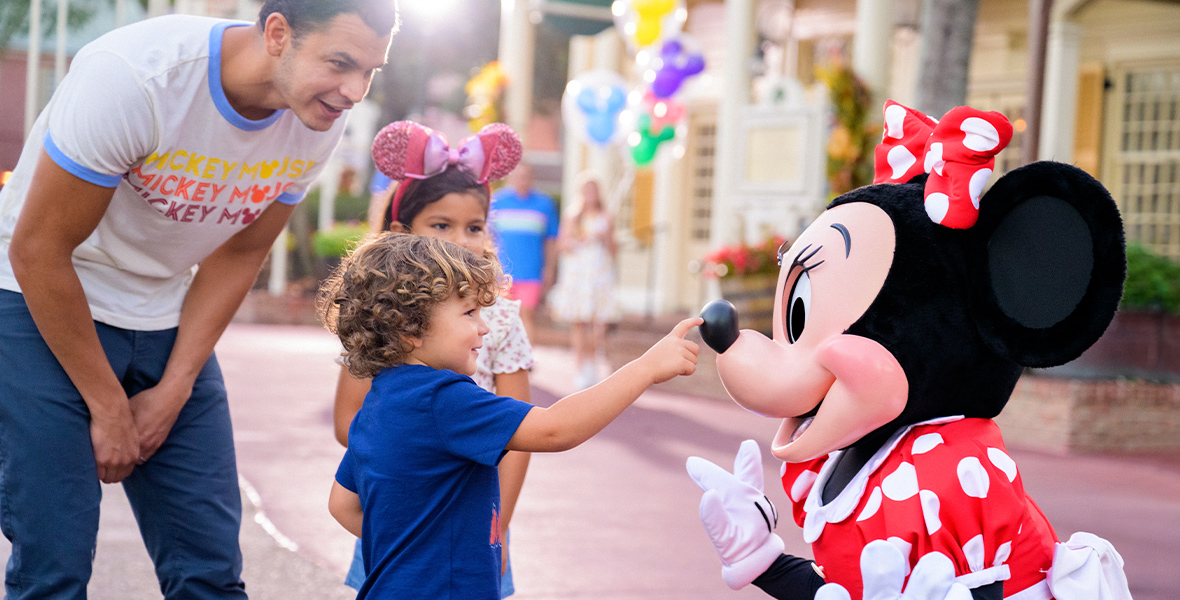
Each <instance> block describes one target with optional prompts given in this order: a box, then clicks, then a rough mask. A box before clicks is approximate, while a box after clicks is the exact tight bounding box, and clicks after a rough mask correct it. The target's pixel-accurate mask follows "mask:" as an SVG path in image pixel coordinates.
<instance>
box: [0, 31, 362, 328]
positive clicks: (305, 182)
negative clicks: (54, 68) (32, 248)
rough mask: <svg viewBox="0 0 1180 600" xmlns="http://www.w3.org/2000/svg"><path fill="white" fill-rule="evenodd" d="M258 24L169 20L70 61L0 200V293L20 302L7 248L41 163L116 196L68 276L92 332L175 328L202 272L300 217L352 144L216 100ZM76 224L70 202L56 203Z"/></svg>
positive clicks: (114, 36) (113, 36)
mask: <svg viewBox="0 0 1180 600" xmlns="http://www.w3.org/2000/svg"><path fill="white" fill-rule="evenodd" d="M249 25H251V24H250V23H243V22H239V21H225V20H221V19H211V18H205V17H191V16H182V15H174V16H167V17H160V18H156V19H150V20H147V21H142V22H140V23H136V24H134V25H130V26H127V27H123V28H121V29H117V30H115V31H112V32H111V33H108V34H106V35H104V36H102V37H100V38H99V39H97V40H95V41H94V42H92V43H90V44H88V45H86V46H85V47H84V48H82V50H81V51H80V52H78V54H77V56H76V57H75V58H74V61H73V64H72V65H71V67H70V72H69V74H68V75H66V77H65V79H63V80H62V83H61V85H60V86H59V87H58V89H57V91H56V92H54V94H53V98H52V99H50V101H49V104H48V106H46V108H45V110H44V111H43V112H42V113H41V115H40V117H38V119H37V121H36V124H35V125H34V126H33V130H32V132H31V134H30V135H29V138H28V139H27V140H26V142H25V146H24V149H23V151H22V153H21V158H20V161H19V162H18V163H17V166H16V169H15V170H14V171H13V174H12V178H11V179H10V180H9V183H8V185H6V186H5V187H4V188H3V190H0V289H6V290H11V291H16V292H19V291H20V287H19V286H18V285H17V282H16V279H15V277H13V274H12V266H11V264H10V263H9V261H8V246H9V243H10V242H11V240H12V232H13V229H14V228H15V226H16V221H17V217H18V216H19V214H20V210H21V206H22V205H23V204H24V199H25V195H26V193H27V191H28V188H29V185H30V182H31V181H32V176H33V170H34V167H35V166H36V162H37V159H38V157H39V155H40V153H41V150H42V149H44V150H45V152H46V154H48V155H49V157H50V158H51V159H52V160H53V161H54V162H56V163H57V164H58V165H59V166H61V167H63V168H64V169H66V170H67V171H69V172H70V173H72V174H74V175H76V176H78V177H80V178H82V179H84V180H86V181H89V182H91V183H94V184H97V185H100V186H105V187H111V188H115V193H114V197H113V199H112V200H111V203H110V206H109V207H108V209H107V211H106V213H105V215H104V216H103V218H102V220H101V221H100V222H99V224H98V227H97V229H96V230H95V231H94V233H93V234H91V235H90V237H89V238H87V239H86V241H84V242H83V243H82V244H81V245H80V246H78V248H77V249H76V250H75V251H74V254H73V262H74V267H75V269H76V270H77V272H78V277H79V278H80V279H81V281H82V287H83V289H85V291H86V298H87V300H88V302H89V304H90V311H91V313H92V315H93V317H94V319H95V320H97V321H100V322H103V323H107V324H109V325H113V326H115V327H121V328H125V329H135V330H143V331H150V330H158V329H167V328H171V327H176V326H177V325H178V324H179V322H180V307H181V304H182V303H183V302H184V297H185V294H186V293H187V292H188V288H189V285H190V284H191V283H192V279H193V275H194V274H195V273H196V270H197V263H199V262H200V261H201V260H203V259H204V258H205V257H206V256H208V255H209V254H210V253H212V252H213V251H214V250H215V249H217V247H218V246H220V245H221V244H222V243H224V242H225V241H226V240H228V239H229V238H230V237H231V236H233V235H234V234H235V233H237V232H239V231H241V230H242V229H244V228H245V227H246V226H247V225H249V224H250V223H251V222H252V221H254V219H256V218H257V217H258V216H259V215H261V214H262V211H263V210H264V209H266V207H267V206H269V205H270V204H271V203H272V202H282V203H285V204H295V203H298V202H299V201H300V200H301V199H302V198H303V196H304V194H305V193H306V192H307V189H308V187H309V186H310V185H311V183H312V181H313V180H314V179H315V177H316V175H318V174H319V172H320V170H321V169H322V168H323V166H324V163H325V161H327V160H328V157H329V156H330V155H331V154H332V151H333V150H334V149H335V147H336V144H337V143H338V142H339V141H340V138H341V136H342V135H343V133H344V126H345V119H346V118H347V115H346V116H344V117H341V118H339V119H337V121H336V123H335V125H333V126H332V128H331V129H330V130H328V131H326V132H317V131H313V130H311V129H309V128H307V127H306V126H304V125H303V123H302V122H300V121H299V119H298V118H297V117H296V116H295V115H294V114H293V113H292V112H291V111H288V110H280V111H276V112H275V113H274V114H273V115H271V116H270V117H267V118H266V119H263V120H259V121H251V120H249V119H246V118H244V117H242V116H241V115H239V114H238V113H237V112H236V111H234V109H233V108H232V107H231V106H230V104H229V101H228V100H227V99H226V97H225V92H224V90H223V89H222V87H221V39H222V34H223V33H224V31H225V30H226V28H228V27H234V26H249ZM59 201H60V206H61V209H62V210H70V203H71V199H70V198H61V199H60V200H59Z"/></svg>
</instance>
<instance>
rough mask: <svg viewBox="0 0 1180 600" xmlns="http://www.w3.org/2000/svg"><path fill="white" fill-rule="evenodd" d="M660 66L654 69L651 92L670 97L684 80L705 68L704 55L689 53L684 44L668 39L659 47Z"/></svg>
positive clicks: (661, 96) (659, 96) (657, 95)
mask: <svg viewBox="0 0 1180 600" xmlns="http://www.w3.org/2000/svg"><path fill="white" fill-rule="evenodd" d="M660 61H661V65H660V68H659V69H657V70H656V77H655V80H653V81H652V83H651V92H652V93H653V94H655V96H656V97H657V98H670V97H672V94H675V93H676V90H679V89H680V86H681V85H683V84H684V80H685V79H688V78H689V77H692V76H693V75H696V74H698V73H700V72H701V71H704V70H705V57H704V56H702V55H701V54H700V53H689V52H688V51H687V50H686V49H685V47H684V44H681V43H680V42H679V41H677V40H668V41H667V42H664V45H663V46H662V47H660Z"/></svg>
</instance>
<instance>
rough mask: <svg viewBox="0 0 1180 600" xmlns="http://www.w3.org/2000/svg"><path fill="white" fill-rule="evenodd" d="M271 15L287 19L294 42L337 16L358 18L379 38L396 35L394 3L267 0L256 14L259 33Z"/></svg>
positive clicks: (384, 0)
mask: <svg viewBox="0 0 1180 600" xmlns="http://www.w3.org/2000/svg"><path fill="white" fill-rule="evenodd" d="M271 13H279V14H281V15H283V16H284V17H286V19H287V23H288V24H290V25H291V32H292V34H293V36H294V37H295V38H296V39H298V38H299V37H301V36H303V34H305V33H310V32H313V31H318V30H320V29H322V28H323V27H324V26H326V25H327V24H328V22H329V21H331V20H332V19H333V18H335V17H336V15H340V14H354V15H356V16H358V17H360V19H361V21H364V22H365V25H368V26H369V29H372V30H373V31H375V32H377V33H378V34H379V35H382V36H384V35H385V34H386V33H388V32H393V33H397V28H398V26H399V25H400V22H399V20H398V14H397V0H266V2H265V3H264V4H263V5H262V10H260V11H258V27H259V28H260V29H264V28H265V27H266V19H267V18H269V17H270V15H271Z"/></svg>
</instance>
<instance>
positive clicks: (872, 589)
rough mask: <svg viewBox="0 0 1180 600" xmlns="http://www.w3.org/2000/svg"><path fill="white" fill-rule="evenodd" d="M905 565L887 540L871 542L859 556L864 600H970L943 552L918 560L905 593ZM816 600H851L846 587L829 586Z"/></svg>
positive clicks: (969, 595) (821, 590)
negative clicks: (956, 579) (903, 588)
mask: <svg viewBox="0 0 1180 600" xmlns="http://www.w3.org/2000/svg"><path fill="white" fill-rule="evenodd" d="M905 561H906V558H905V557H904V556H902V555H901V550H898V549H897V546H894V545H893V544H891V543H889V542H887V541H885V540H875V541H872V542H869V544H868V545H867V546H865V548H864V550H862V551H861V553H860V575H861V579H862V581H863V582H864V595H863V596H862V600H971V590H969V589H967V586H965V585H963V584H961V583H957V582H956V581H955V565H954V563H952V562H951V559H949V558H947V556H946V555H945V554H943V553H941V552H931V553H929V554H927V555H926V556H923V557H922V558H920V559H918V564H917V565H915V566H914V572H913V573H911V574H910V581H909V584H908V585H905V590H904V591H903V590H902V585H903V584H905V567H906V562H905ZM815 600H851V597H850V596H849V595H848V590H846V589H844V586H842V585H840V584H838V583H828V584H825V585H824V586H823V587H821V588H819V591H818V592H816V594H815Z"/></svg>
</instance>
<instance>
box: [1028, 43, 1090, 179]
mask: <svg viewBox="0 0 1180 600" xmlns="http://www.w3.org/2000/svg"><path fill="white" fill-rule="evenodd" d="M1081 50H1082V27H1081V25H1079V24H1077V23H1075V22H1073V21H1069V20H1054V21H1053V22H1052V23H1050V24H1049V47H1048V49H1047V52H1046V56H1045V91H1044V96H1043V98H1042V101H1041V143H1040V148H1039V152H1038V153H1037V158H1038V159H1039V160H1050V159H1051V160H1056V161H1060V162H1064V163H1072V162H1073V142H1074V127H1075V126H1076V120H1077V113H1078V67H1079V64H1080V62H1081Z"/></svg>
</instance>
